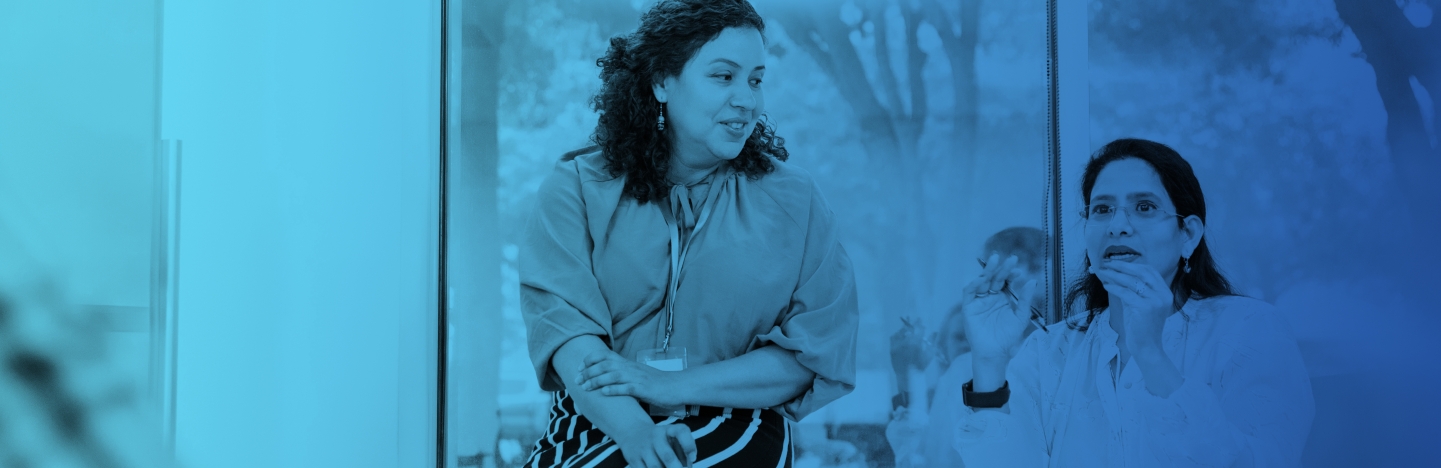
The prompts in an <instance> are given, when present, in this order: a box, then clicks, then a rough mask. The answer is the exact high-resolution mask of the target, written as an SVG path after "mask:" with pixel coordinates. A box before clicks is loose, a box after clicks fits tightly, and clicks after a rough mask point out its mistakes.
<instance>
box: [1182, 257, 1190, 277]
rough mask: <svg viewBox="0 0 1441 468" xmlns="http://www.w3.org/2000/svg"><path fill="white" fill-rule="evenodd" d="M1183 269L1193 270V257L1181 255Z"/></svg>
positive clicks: (1188, 271) (1184, 270)
mask: <svg viewBox="0 0 1441 468" xmlns="http://www.w3.org/2000/svg"><path fill="white" fill-rule="evenodd" d="M1181 271H1182V272H1185V273H1190V272H1191V257H1181Z"/></svg>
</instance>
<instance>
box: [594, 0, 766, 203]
mask: <svg viewBox="0 0 1441 468" xmlns="http://www.w3.org/2000/svg"><path fill="white" fill-rule="evenodd" d="M726 28H754V29H755V30H756V31H759V32H760V33H761V34H762V37H764V34H765V22H764V21H763V20H761V17H760V15H759V14H757V13H756V11H755V9H754V8H752V7H751V4H750V3H749V2H747V1H746V0H661V1H660V2H658V3H656V4H655V6H653V7H651V9H650V11H648V12H646V13H645V14H644V15H642V16H641V18H640V27H638V28H636V30H635V31H634V32H631V33H628V34H621V35H618V36H615V37H612V38H610V49H609V50H607V51H606V54H605V56H604V57H601V58H600V59H599V60H596V62H595V63H596V65H598V66H600V79H601V82H602V84H601V90H600V92H599V93H597V94H596V95H595V97H593V98H591V108H592V109H594V110H595V111H596V112H597V113H599V114H600V119H599V121H598V122H597V124H596V127H595V133H593V134H592V135H591V141H593V142H595V144H596V146H598V147H599V149H600V151H601V153H602V154H603V156H604V157H605V160H606V170H608V171H609V172H610V174H611V175H612V176H615V177H620V176H626V181H625V188H624V189H623V192H622V193H623V194H624V196H629V197H635V199H636V200H638V201H640V202H641V203H646V202H648V201H651V200H658V199H662V198H665V197H666V196H669V195H670V184H669V183H667V182H666V173H667V172H668V171H669V170H670V157H671V142H670V139H669V138H666V136H665V133H664V132H662V131H661V130H659V129H657V128H656V121H657V120H658V119H657V118H658V117H659V116H660V112H661V110H660V108H661V105H660V102H658V101H656V99H655V94H654V91H653V90H652V84H653V83H655V82H656V81H657V80H661V79H664V78H666V77H672V76H679V75H680V73H681V70H682V69H683V68H685V64H686V62H688V61H690V59H691V57H692V56H694V55H695V53H696V51H698V50H700V48H701V46H704V45H705V44H706V43H707V42H710V41H711V40H713V39H715V38H716V36H719V35H720V33H721V31H724V30H725V29H726ZM772 157H774V158H776V159H779V160H782V161H784V160H786V159H787V158H789V157H790V153H788V152H787V151H786V149H785V139H783V138H781V137H778V136H776V135H775V130H774V128H773V127H772V125H770V124H769V123H768V122H767V121H766V120H765V119H762V120H761V121H760V122H758V123H756V127H755V130H754V131H752V132H751V135H750V137H749V138H747V139H746V142H745V145H744V147H742V148H741V153H740V155H739V156H737V157H736V158H735V159H734V160H732V161H730V165H731V167H732V168H734V169H735V170H736V171H737V172H740V173H743V174H746V175H747V176H748V177H750V178H753V179H755V178H760V177H761V176H763V175H765V174H769V173H771V172H772V171H774V170H775V164H774V163H773V162H772V161H771V160H770V158H772Z"/></svg>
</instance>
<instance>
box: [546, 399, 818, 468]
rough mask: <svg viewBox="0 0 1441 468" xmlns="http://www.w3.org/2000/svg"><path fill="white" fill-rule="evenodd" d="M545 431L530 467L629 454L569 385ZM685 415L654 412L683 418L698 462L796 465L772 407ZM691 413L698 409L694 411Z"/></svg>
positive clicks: (592, 466)
mask: <svg viewBox="0 0 1441 468" xmlns="http://www.w3.org/2000/svg"><path fill="white" fill-rule="evenodd" d="M552 401H554V404H552V405H551V407H550V422H549V423H548V424H547V426H546V433H545V435H543V436H541V438H540V440H538V441H536V442H535V449H534V450H532V451H531V453H530V458H528V459H526V461H525V465H524V466H526V467H528V468H542V467H565V468H571V467H575V468H602V467H604V468H620V467H624V466H626V462H625V457H624V456H622V455H621V453H620V446H618V445H616V443H615V440H613V439H611V438H610V437H608V436H606V435H605V434H603V433H601V432H600V429H599V428H597V427H595V426H594V425H592V424H591V422H590V420H589V419H586V417H585V416H582V415H581V414H580V412H578V411H576V409H575V401H574V400H572V399H571V398H570V395H569V394H567V393H566V392H565V391H559V392H555V394H554V396H553V397H552ZM699 413H700V414H699V415H695V416H689V417H687V418H685V419H676V418H673V417H672V418H662V417H654V416H653V417H652V419H654V420H655V422H656V424H671V423H679V424H684V425H685V426H686V427H688V428H690V433H691V437H694V438H695V445H696V462H695V464H693V465H691V466H692V467H694V468H706V467H746V468H752V467H772V466H774V467H777V468H791V465H792V464H793V463H794V458H795V454H794V452H793V450H792V448H791V444H792V442H791V431H790V424H789V423H788V422H787V421H786V420H785V418H784V417H782V416H781V415H780V413H777V412H775V411H772V410H756V409H731V408H715V407H709V406H702V407H700V412H699ZM692 414H695V413H694V412H693V413H692Z"/></svg>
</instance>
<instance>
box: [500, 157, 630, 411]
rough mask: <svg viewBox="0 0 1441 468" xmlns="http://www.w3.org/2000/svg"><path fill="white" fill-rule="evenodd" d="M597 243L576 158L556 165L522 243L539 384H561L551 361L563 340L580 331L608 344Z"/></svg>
mask: <svg viewBox="0 0 1441 468" xmlns="http://www.w3.org/2000/svg"><path fill="white" fill-rule="evenodd" d="M593 248H594V243H593V241H592V240H591V238H590V232H589V231H588V229H587V220H586V211H585V201H584V200H583V199H582V198H581V179H580V173H579V169H578V166H577V163H576V161H575V160H570V161H562V162H560V163H558V164H557V165H556V169H555V172H552V173H551V175H550V176H549V177H547V178H546V180H545V182H544V183H542V184H541V186H540V191H539V192H537V193H536V208H535V212H534V213H533V214H532V216H531V218H530V222H529V224H528V225H527V226H526V232H525V236H524V239H523V240H522V241H521V246H520V260H521V261H520V268H519V273H520V308H521V315H523V316H524V318H525V328H526V335H527V344H528V346H529V348H530V360H531V363H532V364H533V365H534V366H535V375H536V378H537V379H539V380H540V388H541V389H542V390H546V391H557V390H561V389H563V384H562V383H561V380H560V378H559V377H558V376H557V375H556V373H555V371H554V369H552V368H551V366H550V360H551V357H552V356H554V355H555V351H556V350H557V349H559V348H560V346H561V345H563V344H565V342H567V341H569V340H570V339H571V338H575V337H577V336H581V335H595V336H599V337H600V338H601V339H602V340H605V341H607V344H608V343H609V337H610V334H611V320H610V310H609V308H608V307H607V306H606V302H605V298H604V296H602V295H601V292H600V285H599V283H597V282H596V279H595V275H594V273H593V271H594V270H593V269H592V268H591V251H592V249H593Z"/></svg>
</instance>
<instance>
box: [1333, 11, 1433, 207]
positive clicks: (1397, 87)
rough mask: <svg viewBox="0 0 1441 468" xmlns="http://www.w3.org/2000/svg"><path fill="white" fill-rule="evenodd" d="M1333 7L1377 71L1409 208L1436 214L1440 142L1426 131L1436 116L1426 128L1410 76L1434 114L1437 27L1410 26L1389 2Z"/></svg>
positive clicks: (1390, 140) (1388, 138)
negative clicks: (1428, 99) (1427, 95)
mask: <svg viewBox="0 0 1441 468" xmlns="http://www.w3.org/2000/svg"><path fill="white" fill-rule="evenodd" d="M1336 12H1337V13H1338V14H1339V15H1340V17H1341V21H1343V22H1345V23H1346V25H1347V26H1350V28H1351V30H1352V31H1353V32H1354V33H1355V34H1356V39H1358V40H1359V41H1360V42H1361V50H1362V51H1363V52H1364V53H1365V56H1366V62H1367V63H1370V64H1371V67H1372V69H1373V70H1375V72H1376V90H1377V91H1379V92H1380V94H1381V102H1382V104H1384V105H1385V107H1386V117H1387V122H1386V143H1387V144H1388V145H1389V146H1390V149H1391V161H1392V163H1393V164H1394V165H1395V168H1396V173H1397V176H1398V177H1399V178H1400V179H1401V182H1402V186H1403V188H1404V190H1405V192H1406V194H1407V195H1408V197H1409V198H1411V199H1412V204H1411V206H1412V209H1413V210H1415V212H1416V214H1417V218H1418V219H1429V220H1435V219H1438V214H1441V206H1438V204H1441V186H1438V184H1436V183H1435V178H1436V177H1437V176H1438V175H1441V145H1438V146H1432V142H1431V136H1432V135H1438V136H1441V124H1438V123H1437V121H1441V119H1436V118H1433V121H1432V122H1431V128H1430V129H1428V128H1426V122H1425V119H1424V118H1423V117H1422V113H1421V105H1420V103H1418V102H1417V99H1416V95H1415V93H1414V92H1413V91H1412V87H1411V78H1412V77H1415V78H1416V81H1417V82H1418V83H1419V84H1421V86H1422V87H1424V88H1426V91H1427V92H1428V93H1430V95H1431V100H1432V109H1433V115H1434V112H1435V110H1437V108H1438V107H1441V106H1438V101H1441V28H1438V27H1437V26H1436V25H1435V23H1433V24H1431V25H1429V26H1427V27H1425V28H1417V27H1415V26H1412V25H1411V23H1410V21H1408V20H1407V19H1406V17H1405V16H1404V15H1403V14H1402V12H1401V9H1400V8H1397V7H1396V5H1395V4H1394V3H1392V2H1376V1H1368V0H1336ZM1428 130H1429V131H1428ZM1428 133H1429V134H1428Z"/></svg>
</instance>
